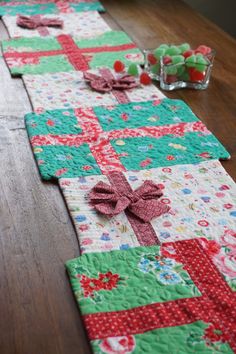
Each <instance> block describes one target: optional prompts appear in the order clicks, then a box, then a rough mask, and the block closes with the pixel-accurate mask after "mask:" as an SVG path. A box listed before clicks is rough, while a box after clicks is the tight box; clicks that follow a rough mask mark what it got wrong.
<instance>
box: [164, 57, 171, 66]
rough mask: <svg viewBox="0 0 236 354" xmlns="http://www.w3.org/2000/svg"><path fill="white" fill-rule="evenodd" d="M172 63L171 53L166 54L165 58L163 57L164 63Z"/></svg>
mask: <svg viewBox="0 0 236 354" xmlns="http://www.w3.org/2000/svg"><path fill="white" fill-rule="evenodd" d="M170 63H172V59H171V57H170V56H169V55H165V56H164V58H163V64H164V65H167V64H170Z"/></svg>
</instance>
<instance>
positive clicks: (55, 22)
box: [16, 15, 63, 29]
mask: <svg viewBox="0 0 236 354" xmlns="http://www.w3.org/2000/svg"><path fill="white" fill-rule="evenodd" d="M16 24H17V26H19V27H23V28H28V29H35V28H37V27H58V28H62V27H63V21H62V20H60V19H59V18H42V16H40V15H35V16H21V15H19V16H18V17H17V21H16Z"/></svg>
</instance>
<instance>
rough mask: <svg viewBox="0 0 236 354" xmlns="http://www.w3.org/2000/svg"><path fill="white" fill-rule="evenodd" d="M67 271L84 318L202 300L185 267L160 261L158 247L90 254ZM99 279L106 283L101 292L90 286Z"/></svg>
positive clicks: (69, 263) (166, 260) (75, 261)
mask: <svg viewBox="0 0 236 354" xmlns="http://www.w3.org/2000/svg"><path fill="white" fill-rule="evenodd" d="M66 267H67V270H68V272H69V276H70V280H71V283H72V288H73V291H74V293H75V296H76V298H77V301H78V302H79V305H80V308H81V312H82V314H90V313H97V312H107V311H120V310H127V309H130V308H134V307H138V306H144V305H147V304H149V303H155V302H166V301H172V300H176V299H183V298H191V297H196V296H201V293H200V292H199V290H198V289H197V287H196V286H195V285H194V283H193V282H192V280H191V278H190V277H189V275H188V273H187V272H186V271H185V270H184V269H183V265H182V264H180V263H177V262H176V261H174V260H173V259H170V258H165V257H161V253H160V247H159V246H153V247H137V248H133V249H129V250H127V251H123V250H122V251H111V252H105V253H88V254H84V255H82V256H81V257H79V258H76V259H74V260H71V261H68V262H67V263H66ZM96 279H103V280H101V281H100V282H101V287H100V289H99V290H98V288H97V287H96V288H95V287H94V288H93V285H92V289H96V290H94V291H93V290H91V287H90V285H89V284H93V283H94V284H95V282H96ZM115 279H116V280H115ZM106 282H107V283H109V282H110V285H111V286H110V287H109V288H106V285H105V283H106ZM86 284H88V285H86Z"/></svg>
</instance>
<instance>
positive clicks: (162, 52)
mask: <svg viewBox="0 0 236 354" xmlns="http://www.w3.org/2000/svg"><path fill="white" fill-rule="evenodd" d="M165 52H166V50H165V49H164V48H157V49H155V50H154V57H155V58H157V59H159V58H160V57H162V56H163V55H165Z"/></svg>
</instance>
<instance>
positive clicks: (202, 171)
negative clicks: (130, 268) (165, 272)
mask: <svg viewBox="0 0 236 354" xmlns="http://www.w3.org/2000/svg"><path fill="white" fill-rule="evenodd" d="M122 176H123V177H122ZM120 178H122V183H124V185H126V187H127V188H129V189H130V190H129V192H131V191H132V190H136V189H137V188H138V187H140V186H141V185H142V184H143V183H144V181H145V180H151V181H154V182H155V183H157V184H159V185H160V188H161V189H162V192H163V197H162V198H161V199H160V201H161V203H163V204H164V205H168V206H169V207H170V210H169V212H167V213H164V214H162V215H160V216H159V217H157V218H154V219H152V220H151V222H150V223H148V229H147V228H145V230H144V231H143V230H142V227H143V225H142V224H139V226H138V227H135V225H133V223H132V220H131V219H130V217H129V215H128V214H127V213H125V212H122V213H120V214H118V215H116V216H113V217H112V218H110V217H107V216H106V215H103V214H101V213H98V212H96V210H94V207H93V206H92V205H91V203H89V198H88V193H89V192H90V191H91V190H92V188H94V186H95V185H96V184H97V183H98V182H99V181H102V182H104V183H107V184H109V185H111V186H114V187H116V185H117V183H116V184H113V179H111V178H110V175H107V176H105V175H100V176H96V175H95V176H87V177H78V178H62V179H60V180H59V184H60V187H61V190H62V193H63V195H64V198H65V200H66V203H67V207H68V210H69V211H70V215H71V218H72V220H73V223H74V225H75V229H76V232H77V235H78V239H79V243H80V247H81V251H82V252H104V251H110V250H119V249H120V250H125V249H129V248H132V247H137V246H139V245H142V246H150V245H155V244H158V243H165V242H169V241H173V242H174V241H178V240H185V239H193V238H202V237H203V238H205V239H208V242H207V243H206V244H203V246H204V247H205V248H206V249H207V252H208V253H209V256H210V257H211V258H212V260H213V262H214V263H215V265H216V266H217V267H218V268H219V270H220V272H221V273H222V274H223V275H224V276H225V278H226V280H227V282H228V284H229V285H230V287H231V288H232V289H234V290H236V260H235V251H236V247H235V245H236V238H235V237H236V187H235V183H234V182H233V180H232V179H231V178H230V176H229V175H228V174H227V173H226V171H225V170H224V169H223V167H222V166H221V164H220V162H218V161H207V162H202V163H200V164H197V165H176V166H171V167H163V168H156V169H150V170H143V171H126V172H123V173H122V174H121V177H120ZM127 183H128V184H127ZM153 230H154V233H153ZM149 235H150V237H149Z"/></svg>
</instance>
